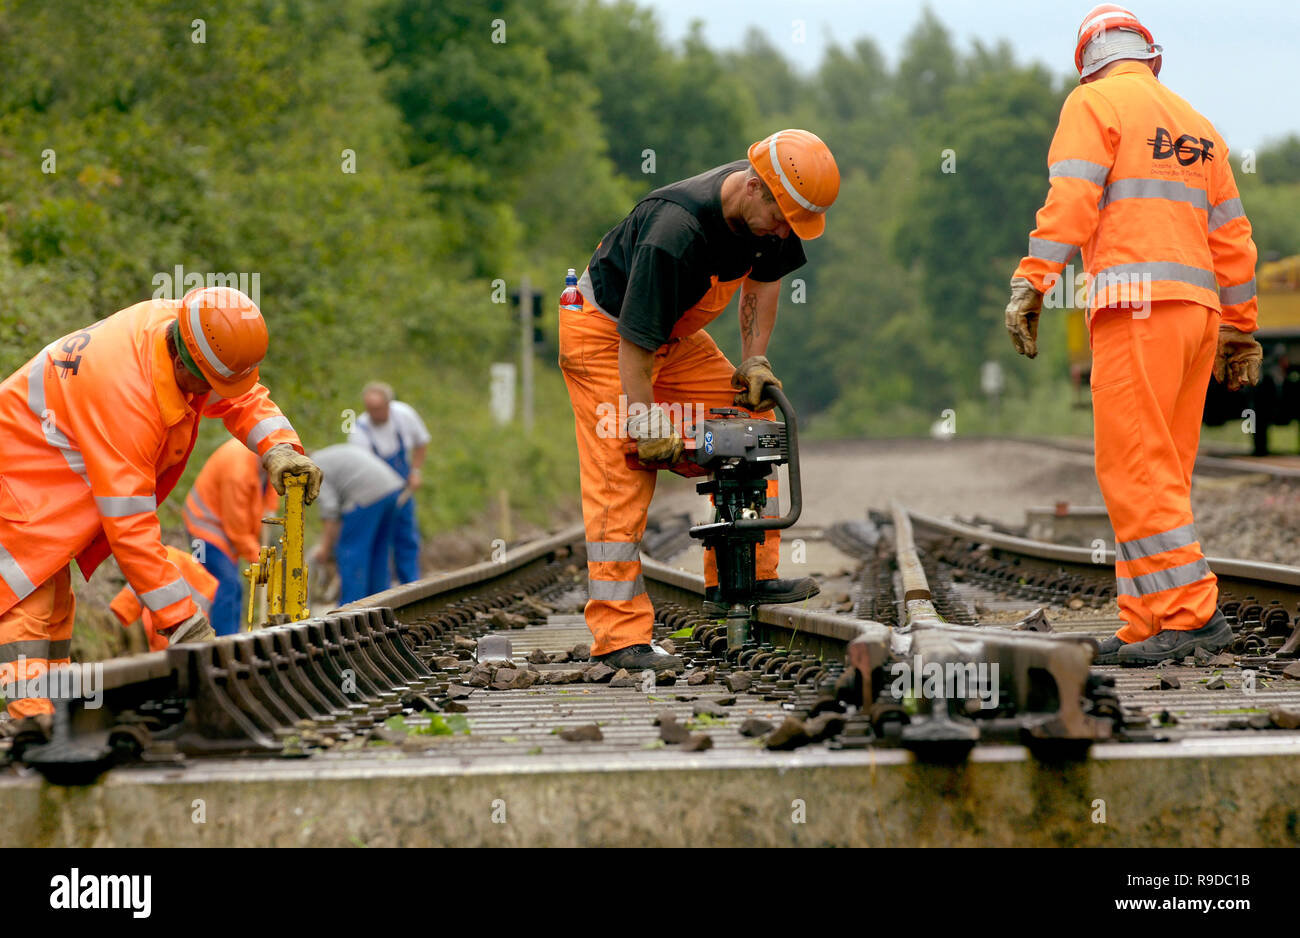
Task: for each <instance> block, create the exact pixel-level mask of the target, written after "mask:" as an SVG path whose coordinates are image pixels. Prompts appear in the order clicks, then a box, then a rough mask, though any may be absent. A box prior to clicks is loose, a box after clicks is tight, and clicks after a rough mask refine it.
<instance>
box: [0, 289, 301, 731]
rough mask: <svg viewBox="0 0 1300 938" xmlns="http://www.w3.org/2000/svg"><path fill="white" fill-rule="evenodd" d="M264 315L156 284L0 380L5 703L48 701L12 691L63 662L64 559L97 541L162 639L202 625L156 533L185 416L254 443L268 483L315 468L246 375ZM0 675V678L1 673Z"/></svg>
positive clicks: (182, 448) (243, 300)
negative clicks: (154, 293) (150, 295)
mask: <svg viewBox="0 0 1300 938" xmlns="http://www.w3.org/2000/svg"><path fill="white" fill-rule="evenodd" d="M266 350H267V330H266V323H265V322H264V321H263V319H262V313H261V311H260V310H259V309H258V308H257V305H256V304H255V303H254V302H253V301H252V300H251V299H250V298H249V297H247V296H245V295H244V294H243V293H240V292H239V291H238V290H235V289H232V288H229V287H206V288H200V289H196V290H192V291H190V292H189V293H188V294H186V296H185V297H184V299H182V300H167V299H155V300H148V301H145V302H143V303H136V304H135V305H133V306H128V307H127V308H126V309H123V310H121V311H120V312H117V313H114V314H113V315H112V316H109V317H108V318H106V319H101V320H100V321H98V322H94V323H91V324H90V325H88V326H86V327H85V328H83V329H79V330H77V331H76V332H73V333H71V334H69V335H66V336H63V337H62V338H59V339H55V340H54V341H53V342H51V343H50V344H49V345H47V346H46V347H45V348H43V349H41V351H40V352H39V353H37V355H36V357H35V358H33V359H32V360H31V361H29V362H28V363H27V364H25V365H23V366H22V367H21V368H20V369H18V371H16V372H14V373H13V374H12V375H10V376H9V377H8V378H7V379H5V381H4V382H3V383H2V384H0V436H2V437H3V440H4V445H3V446H0V694H2V695H4V696H5V698H6V699H7V700H8V712H9V715H10V716H11V717H14V718H19V717H28V716H37V715H41V714H48V713H51V712H53V709H54V708H53V704H52V703H51V702H50V701H49V700H48V699H45V698H43V697H39V696H34V695H33V696H26V695H24V694H21V693H17V692H16V691H15V684H16V686H17V687H19V688H21V687H24V686H26V685H27V684H28V682H35V686H37V687H39V686H40V681H39V680H38V679H39V678H40V677H41V676H42V675H44V674H45V673H46V672H47V671H48V669H49V667H50V666H51V665H61V664H66V663H68V652H69V646H70V644H71V637H72V625H73V615H74V612H75V609H76V602H75V599H74V597H73V595H72V581H71V573H70V569H69V566H68V563H69V560H70V559H73V558H75V559H76V561H77V564H78V565H79V566H80V567H81V571H82V574H83V575H84V576H86V577H87V578H89V577H90V575H91V573H93V572H94V570H95V568H96V567H98V566H99V564H100V563H101V562H102V561H103V560H104V558H106V557H107V556H108V555H109V554H110V553H112V554H113V556H114V557H115V558H116V559H117V563H118V566H119V567H120V568H121V570H122V573H123V574H124V575H125V576H126V579H127V582H128V583H129V584H130V585H131V588H132V589H133V590H134V591H135V594H136V595H137V596H138V597H139V598H140V601H141V602H142V603H143V605H144V607H145V608H147V609H148V610H149V613H150V619H151V622H152V624H153V625H154V627H155V629H156V630H157V632H158V634H160V635H163V636H166V637H167V638H168V640H169V641H170V642H172V643H176V642H182V641H197V640H203V639H207V638H211V637H212V636H213V631H212V627H211V626H210V625H209V624H208V620H207V617H206V616H205V615H204V614H203V612H202V611H201V610H200V609H199V608H198V606H197V605H196V604H195V602H194V597H193V595H192V593H191V590H190V584H189V583H188V582H186V580H185V578H184V577H183V576H182V574H181V571H179V570H178V569H177V567H176V564H174V563H173V562H172V561H171V560H170V559H168V556H167V551H166V549H165V548H164V547H163V543H162V537H161V532H160V529H159V526H158V516H157V514H156V513H155V510H156V509H157V507H158V504H159V502H161V501H162V500H163V499H165V498H166V497H167V494H168V493H169V492H170V491H171V490H172V488H173V487H174V486H175V485H176V481H177V479H179V478H180V476H181V473H182V472H183V471H184V470H185V463H186V461H187V460H188V459H189V456H190V452H191V451H192V450H193V448H194V442H195V440H196V439H197V438H198V433H199V418H200V417H201V416H206V417H216V418H219V419H220V420H222V421H223V422H224V423H225V425H226V429H227V430H229V431H230V433H231V435H232V436H234V437H235V438H236V439H238V440H239V441H240V442H241V443H242V444H243V445H245V446H247V447H248V448H249V449H251V450H254V451H256V452H257V453H258V454H259V455H260V456H261V460H262V465H263V466H264V467H265V469H266V473H267V476H268V477H269V478H270V480H271V484H272V485H273V486H274V487H275V488H276V490H277V491H278V492H281V493H283V490H284V481H283V479H284V476H285V475H286V474H298V473H305V474H306V475H307V476H308V484H307V491H306V500H307V501H311V500H312V499H313V498H315V497H316V493H317V491H318V490H319V489H320V483H321V472H320V470H319V469H318V468H316V465H315V464H314V463H313V462H312V461H311V460H310V459H308V458H307V457H306V456H305V455H303V451H302V444H301V443H300V442H299V440H298V435H297V434H296V433H295V432H294V430H293V427H292V426H291V425H290V424H289V421H288V419H287V418H286V417H285V416H284V414H282V413H281V412H280V409H279V408H278V407H276V406H275V404H274V403H273V402H272V401H271V399H270V396H269V395H268V394H267V390H266V388H265V387H263V386H262V385H260V384H258V364H259V363H260V362H261V361H262V358H263V357H264V356H265V355H266ZM6 688H7V689H6Z"/></svg>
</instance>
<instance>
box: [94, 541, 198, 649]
mask: <svg viewBox="0 0 1300 938" xmlns="http://www.w3.org/2000/svg"><path fill="white" fill-rule="evenodd" d="M166 551H167V559H168V560H170V561H171V562H172V563H174V564H175V565H176V569H177V570H179V571H180V572H181V576H183V577H184V578H185V582H186V583H188V584H189V587H190V597H191V598H192V599H193V600H194V605H196V606H198V607H199V612H201V613H203V614H204V615H206V616H207V617H208V619H209V620H211V618H212V612H211V609H212V601H213V599H214V598H215V597H216V595H217V586H218V583H217V578H216V577H214V576H213V575H212V574H211V573H209V572H208V571H207V570H205V569H203V566H202V565H201V564H200V563H199V562H198V561H197V560H195V559H194V557H193V556H192V555H191V554H188V553H186V552H185V551H183V550H181V549H180V548H178V547H172V546H171V545H170V544H169V545H167V547H166ZM108 608H109V609H110V610H111V611H112V613H113V615H115V616H117V620H118V621H119V622H121V623H122V628H130V627H131V626H133V625H135V624H136V623H137V622H139V623H141V624H142V625H143V626H144V634H145V637H146V638H147V639H148V641H149V650H150V651H162V650H163V649H164V648H166V647H167V645H168V641H167V636H165V635H159V634H158V629H157V628H156V627H155V626H154V621H153V613H151V612H150V611H149V610H148V608H147V607H146V606H145V604H144V603H142V602H141V601H140V597H139V595H138V594H137V593H136V591H135V590H134V589H133V588H132V587H131V584H130V583H128V584H127V585H126V586H124V587H122V591H121V592H120V593H118V594H117V595H116V596H115V597H113V601H112V602H111V603H109V604H108Z"/></svg>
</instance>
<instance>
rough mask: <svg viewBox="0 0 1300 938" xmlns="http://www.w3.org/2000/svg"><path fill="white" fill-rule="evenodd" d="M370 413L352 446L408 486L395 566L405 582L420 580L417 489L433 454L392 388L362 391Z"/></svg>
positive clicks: (400, 505)
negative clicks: (427, 459) (371, 456)
mask: <svg viewBox="0 0 1300 938" xmlns="http://www.w3.org/2000/svg"><path fill="white" fill-rule="evenodd" d="M361 403H362V404H363V405H364V406H365V408H366V412H365V413H364V414H362V415H361V416H360V417H358V418H357V423H356V426H355V428H354V429H353V430H352V433H351V434H349V435H348V442H349V443H354V444H356V445H357V446H362V447H365V448H366V449H368V450H370V451H371V452H372V453H374V454H375V455H376V456H378V457H379V458H380V459H382V460H383V461H384V462H386V463H388V465H389V467H390V468H391V469H392V470H393V471H394V472H396V473H397V474H398V475H399V476H401V477H402V479H403V480H405V482H406V491H405V492H403V493H402V494H401V495H400V496H399V497H398V499H397V514H396V516H395V518H394V521H393V526H394V528H393V566H394V568H395V569H396V570H397V579H398V582H401V583H410V582H411V581H412V580H418V579H419V578H420V523H419V519H418V518H417V515H416V510H415V490H416V489H418V488H419V487H420V479H421V477H420V470H421V468H422V467H423V466H424V458H425V456H426V455H427V454H428V452H429V441H430V440H431V439H432V437H430V436H429V430H428V428H427V427H426V426H425V425H424V421H423V420H421V419H420V415H419V414H418V413H417V412H416V410H415V408H414V407H412V406H411V405H410V404H404V403H402V402H401V401H398V400H394V399H393V389H392V387H391V386H390V385H387V384H384V383H383V382H382V381H372V382H371V383H370V384H367V385H366V386H365V388H363V389H362V391H361Z"/></svg>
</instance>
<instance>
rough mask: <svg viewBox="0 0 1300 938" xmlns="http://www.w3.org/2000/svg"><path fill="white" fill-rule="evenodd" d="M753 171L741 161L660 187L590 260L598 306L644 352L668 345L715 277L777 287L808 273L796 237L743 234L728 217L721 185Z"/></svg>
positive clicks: (640, 203) (602, 240)
mask: <svg viewBox="0 0 1300 938" xmlns="http://www.w3.org/2000/svg"><path fill="white" fill-rule="evenodd" d="M748 168H749V162H748V161H747V160H737V161H736V162H734V163H727V164H726V165H725V166H718V167H716V168H714V169H711V170H709V171H708V172H704V173H700V175H698V176H692V177H691V178H690V179H684V180H682V181H681V182H675V183H673V184H672V185H669V186H664V187H663V188H662V189H656V190H655V191H654V192H651V193H650V194H649V195H648V196H646V197H645V198H644V199H642V200H641V201H640V202H639V203H637V206H636V208H634V209H632V212H631V214H629V215H628V216H627V218H625V219H623V220H622V221H621V222H619V223H618V225H617V226H615V227H614V229H613V230H611V231H610V232H609V233H608V234H607V235H605V237H604V238H603V239H601V242H600V246H599V247H598V248H597V249H596V253H595V254H594V255H592V258H591V263H590V264H589V265H588V269H589V270H590V272H591V286H592V292H593V293H594V294H595V300H596V303H597V305H599V306H600V307H601V309H603V310H605V311H606V312H607V313H609V314H610V315H611V316H613V317H615V318H616V319H617V320H618V331H619V335H621V336H623V337H624V338H625V339H627V340H628V341H630V342H635V343H636V344H637V345H639V346H641V347H642V348H647V349H657V348H659V347H660V346H661V345H663V344H664V343H665V342H667V341H668V337H669V335H670V334H671V333H672V331H673V327H674V326H675V325H676V324H677V320H679V319H681V318H682V315H683V314H684V313H685V312H686V311H687V310H688V309H690V308H691V307H692V306H694V305H695V304H696V303H698V302H699V301H700V299H701V298H703V296H704V294H705V293H707V292H708V291H709V289H710V287H712V285H713V281H712V278H713V277H717V278H718V279H719V280H722V281H726V280H737V279H739V278H741V277H744V276H745V275H746V274H748V275H749V277H750V279H751V280H758V281H763V282H769V283H770V282H772V281H774V280H780V279H781V278H782V277H784V276H785V275H786V274H788V273H790V272H791V271H792V270H797V269H798V268H800V267H802V266H803V264H804V262H805V261H806V260H807V258H805V257H804V253H803V244H802V243H801V242H800V240H799V238H798V237H797V236H796V235H794V234H793V233H791V234H790V235H788V236H787V237H786V238H784V239H781V238H778V237H777V236H776V235H768V236H767V237H762V238H759V237H755V236H754V235H751V234H750V233H749V232H748V231H744V232H742V233H737V232H735V231H733V230H732V229H731V226H730V225H728V224H727V221H726V219H725V218H723V216H722V182H723V180H724V179H726V178H727V177H728V176H729V175H731V174H732V173H734V172H736V171H737V170H744V169H748Z"/></svg>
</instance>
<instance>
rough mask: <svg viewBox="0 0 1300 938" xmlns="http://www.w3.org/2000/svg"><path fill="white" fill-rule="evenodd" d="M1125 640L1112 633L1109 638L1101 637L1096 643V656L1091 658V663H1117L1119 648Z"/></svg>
mask: <svg viewBox="0 0 1300 938" xmlns="http://www.w3.org/2000/svg"><path fill="white" fill-rule="evenodd" d="M1124 645H1125V642H1124V640H1123V639H1121V638H1120V637H1119V636H1118V635H1112V636H1110V638H1103V639H1102V640H1101V641H1099V642H1098V643H1097V656H1096V657H1095V658H1093V659H1092V663H1093V664H1119V650H1120V649H1121V648H1123V647H1124Z"/></svg>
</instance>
